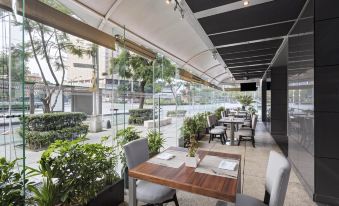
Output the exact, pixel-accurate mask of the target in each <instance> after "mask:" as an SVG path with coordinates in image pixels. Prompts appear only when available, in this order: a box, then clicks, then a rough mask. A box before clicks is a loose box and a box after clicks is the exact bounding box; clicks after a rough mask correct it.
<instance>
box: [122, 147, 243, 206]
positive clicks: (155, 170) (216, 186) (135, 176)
mask: <svg viewBox="0 0 339 206" xmlns="http://www.w3.org/2000/svg"><path fill="white" fill-rule="evenodd" d="M169 151H172V152H173V151H178V152H183V155H184V156H183V157H186V155H187V148H182V147H170V148H168V149H167V150H165V151H164V152H169ZM197 155H198V157H199V159H200V164H202V162H203V161H204V159H205V160H206V161H207V158H208V157H209V158H211V157H214V158H225V159H231V160H236V161H238V165H237V170H235V177H229V176H220V175H213V174H208V173H201V172H198V171H197V168H199V164H198V166H197V168H194V167H188V166H186V165H185V163H184V162H181V164H180V165H181V166H179V167H176V168H173V167H169V166H166V165H164V164H156V162H157V161H155V159H154V158H156V157H153V158H152V159H150V160H149V161H146V162H143V163H141V164H139V165H138V166H136V167H134V168H131V169H129V172H128V175H129V205H130V206H136V205H137V199H136V187H137V184H136V180H144V181H148V182H152V183H155V184H160V185H164V186H167V187H169V188H173V189H177V190H182V191H186V192H190V193H194V194H198V195H203V196H206V197H212V198H216V199H219V200H223V201H226V202H232V203H235V201H236V194H237V193H240V192H241V168H240V167H241V155H238V154H230V153H221V152H215V151H208V150H198V151H197ZM152 160H153V161H152ZM182 161H183V160H182ZM208 162H209V161H208Z"/></svg>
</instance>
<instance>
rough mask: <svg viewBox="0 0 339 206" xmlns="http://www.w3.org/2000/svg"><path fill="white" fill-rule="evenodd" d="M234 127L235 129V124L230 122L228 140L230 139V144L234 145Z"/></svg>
mask: <svg viewBox="0 0 339 206" xmlns="http://www.w3.org/2000/svg"><path fill="white" fill-rule="evenodd" d="M234 129H235V125H234V123H231V137H230V141H231V144H230V145H231V146H233V145H234Z"/></svg>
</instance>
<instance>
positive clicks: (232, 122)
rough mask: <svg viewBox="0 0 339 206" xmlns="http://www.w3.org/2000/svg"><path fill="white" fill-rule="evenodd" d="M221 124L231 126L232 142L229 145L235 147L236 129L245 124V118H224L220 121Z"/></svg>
mask: <svg viewBox="0 0 339 206" xmlns="http://www.w3.org/2000/svg"><path fill="white" fill-rule="evenodd" d="M219 122H220V123H223V124H230V126H231V130H230V141H229V142H227V143H226V144H227V145H230V146H234V145H235V138H234V133H235V127H236V125H239V124H244V122H245V118H236V117H224V118H221V119H220V120H219Z"/></svg>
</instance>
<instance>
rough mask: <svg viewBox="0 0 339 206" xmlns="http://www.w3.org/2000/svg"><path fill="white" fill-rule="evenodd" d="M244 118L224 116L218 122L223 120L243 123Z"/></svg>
mask: <svg viewBox="0 0 339 206" xmlns="http://www.w3.org/2000/svg"><path fill="white" fill-rule="evenodd" d="M244 121H245V119H244V118H230V117H225V118H222V119H220V120H219V122H224V123H244Z"/></svg>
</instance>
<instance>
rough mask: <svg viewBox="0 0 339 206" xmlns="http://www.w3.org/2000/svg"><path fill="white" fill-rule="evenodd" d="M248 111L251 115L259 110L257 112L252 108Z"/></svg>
mask: <svg viewBox="0 0 339 206" xmlns="http://www.w3.org/2000/svg"><path fill="white" fill-rule="evenodd" d="M247 110H248V112H249V113H250V114H255V113H257V110H256V109H255V108H254V107H253V106H250V107H249V108H248V109H247Z"/></svg>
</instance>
